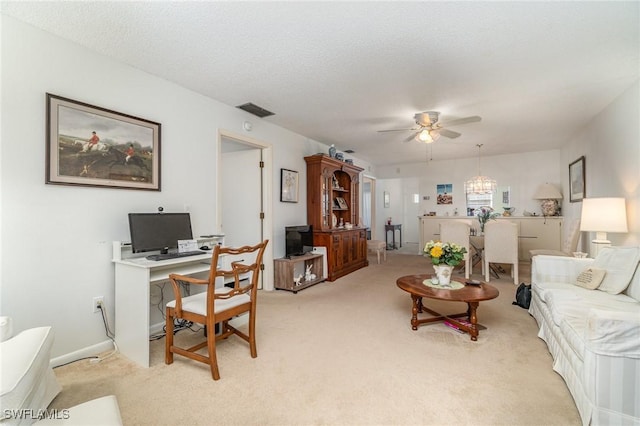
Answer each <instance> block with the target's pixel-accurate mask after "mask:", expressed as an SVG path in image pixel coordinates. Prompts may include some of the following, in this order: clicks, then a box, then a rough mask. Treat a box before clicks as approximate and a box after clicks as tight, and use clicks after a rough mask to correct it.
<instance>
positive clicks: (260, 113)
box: [236, 102, 274, 118]
mask: <svg viewBox="0 0 640 426" xmlns="http://www.w3.org/2000/svg"><path fill="white" fill-rule="evenodd" d="M236 108H240V109H241V110H244V111H247V112H248V113H249V114H253V115H255V116H257V117H260V118H263V117H268V116H270V115H274V114H273V113H272V112H271V111H267V110H266V109H264V108H262V107H259V106H258V105H256V104H252V103H251V102H248V103H246V104H242V105H238V106H237V107H236Z"/></svg>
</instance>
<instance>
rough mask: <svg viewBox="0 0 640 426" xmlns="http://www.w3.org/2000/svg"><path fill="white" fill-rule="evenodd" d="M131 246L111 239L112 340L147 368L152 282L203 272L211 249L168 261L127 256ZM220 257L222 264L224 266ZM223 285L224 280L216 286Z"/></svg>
mask: <svg viewBox="0 0 640 426" xmlns="http://www.w3.org/2000/svg"><path fill="white" fill-rule="evenodd" d="M130 247H131V246H130V245H129V246H128V245H127V244H123V243H121V242H120V241H114V242H113V259H112V261H113V263H114V265H115V341H116V344H117V345H118V349H119V350H120V352H121V353H122V354H123V355H124V356H126V357H127V358H129V359H131V360H132V361H135V362H136V363H138V364H140V365H141V366H143V367H147V368H148V367H149V335H150V324H149V323H150V320H149V314H150V293H151V284H157V283H162V282H166V281H167V280H168V279H169V274H181V275H198V274H200V275H204V277H206V273H207V272H208V271H209V268H210V266H211V252H208V253H205V254H202V255H197V256H189V257H183V258H178V259H168V260H159V261H153V260H147V259H146V258H145V257H144V256H142V257H129V256H131V254H130V250H131V249H130ZM224 263H226V262H224V260H223V265H220V266H222V267H225V265H224ZM218 286H220V287H221V286H224V280H222V279H221V282H220V283H216V287H218Z"/></svg>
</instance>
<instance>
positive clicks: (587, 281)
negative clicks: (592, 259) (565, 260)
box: [576, 267, 607, 290]
mask: <svg viewBox="0 0 640 426" xmlns="http://www.w3.org/2000/svg"><path fill="white" fill-rule="evenodd" d="M606 273H607V271H605V270H604V269H600V268H593V267H591V268H587V269H585V270H584V271H582V272H581V273H580V275H578V278H576V285H577V286H579V287H584V288H587V289H589V290H595V289H596V288H598V286H599V285H600V283H601V282H602V280H603V279H604V276H605V274H606Z"/></svg>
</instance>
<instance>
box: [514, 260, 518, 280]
mask: <svg viewBox="0 0 640 426" xmlns="http://www.w3.org/2000/svg"><path fill="white" fill-rule="evenodd" d="M513 283H514V284H516V285H518V261H516V263H514V264H513Z"/></svg>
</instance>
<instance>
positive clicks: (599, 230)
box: [580, 198, 628, 257]
mask: <svg viewBox="0 0 640 426" xmlns="http://www.w3.org/2000/svg"><path fill="white" fill-rule="evenodd" d="M580 230H581V231H589V232H595V233H596V238H595V239H594V240H592V241H591V256H592V257H596V256H597V255H598V253H599V251H600V249H602V248H603V247H610V246H611V241H609V240H607V232H628V228H627V211H626V208H625V199H624V198H585V199H583V200H582V216H581V218H580Z"/></svg>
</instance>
